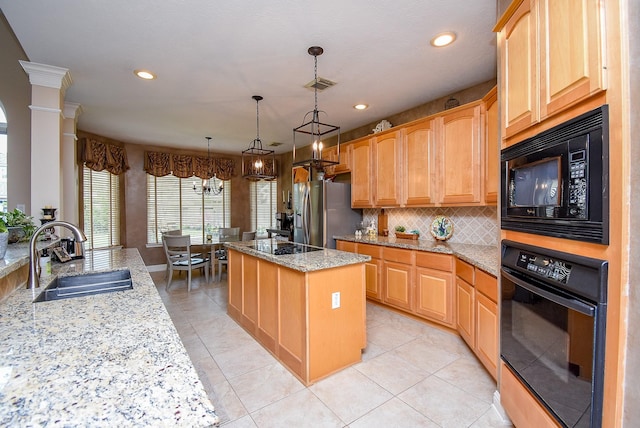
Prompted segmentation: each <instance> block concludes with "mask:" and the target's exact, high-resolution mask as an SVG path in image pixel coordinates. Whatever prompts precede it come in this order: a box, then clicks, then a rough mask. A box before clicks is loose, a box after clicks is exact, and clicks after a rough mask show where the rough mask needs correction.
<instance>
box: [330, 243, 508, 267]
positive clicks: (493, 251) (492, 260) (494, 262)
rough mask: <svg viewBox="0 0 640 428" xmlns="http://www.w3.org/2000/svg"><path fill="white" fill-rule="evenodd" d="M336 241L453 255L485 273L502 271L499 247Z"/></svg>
mask: <svg viewBox="0 0 640 428" xmlns="http://www.w3.org/2000/svg"><path fill="white" fill-rule="evenodd" d="M334 238H335V239H338V240H341V241H349V242H363V243H365V244H373V245H381V246H385V247H396V248H406V249H408V250H417V251H429V252H432V253H444V254H453V255H455V256H457V257H459V258H460V259H461V260H464V261H465V262H467V263H470V264H472V265H474V266H476V267H478V268H480V269H482V270H483V271H485V272H487V273H489V274H491V275H493V276H495V277H497V276H498V274H499V271H500V247H499V245H496V246H495V247H494V246H490V245H472V244H453V243H447V242H440V241H435V240H426V239H417V240H412V239H397V238H396V237H395V236H375V237H372V238H370V237H363V238H356V237H355V235H344V236H334Z"/></svg>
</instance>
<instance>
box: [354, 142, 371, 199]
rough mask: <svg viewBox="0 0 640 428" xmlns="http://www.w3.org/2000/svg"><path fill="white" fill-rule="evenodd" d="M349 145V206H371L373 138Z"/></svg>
mask: <svg viewBox="0 0 640 428" xmlns="http://www.w3.org/2000/svg"><path fill="white" fill-rule="evenodd" d="M351 147H352V148H351V206H352V207H353V208H372V207H373V206H374V204H373V202H374V201H373V186H372V181H373V167H372V166H373V140H372V139H370V138H365V139H363V140H358V141H356V142H354V143H353V144H352V145H351Z"/></svg>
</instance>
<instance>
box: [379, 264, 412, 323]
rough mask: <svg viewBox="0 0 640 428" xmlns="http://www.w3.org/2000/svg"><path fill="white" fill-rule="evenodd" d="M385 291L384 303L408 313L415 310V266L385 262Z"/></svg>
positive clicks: (383, 273)
mask: <svg viewBox="0 0 640 428" xmlns="http://www.w3.org/2000/svg"><path fill="white" fill-rule="evenodd" d="M382 275H383V277H384V284H385V287H384V291H383V293H384V294H383V298H382V301H383V302H384V303H386V304H388V305H391V306H395V307H397V308H400V309H405V310H407V311H412V310H413V292H412V291H413V266H411V265H406V264H402V263H396V262H388V261H386V260H385V261H384V262H383V267H382Z"/></svg>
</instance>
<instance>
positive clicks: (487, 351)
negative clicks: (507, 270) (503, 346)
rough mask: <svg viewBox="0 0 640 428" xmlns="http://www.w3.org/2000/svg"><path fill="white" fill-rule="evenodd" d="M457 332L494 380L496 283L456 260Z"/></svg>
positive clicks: (496, 318)
mask: <svg viewBox="0 0 640 428" xmlns="http://www.w3.org/2000/svg"><path fill="white" fill-rule="evenodd" d="M456 276H457V278H456V290H457V298H458V301H457V308H458V322H457V327H458V332H459V333H460V336H461V337H462V338H463V339H464V341H465V342H467V344H468V345H469V347H470V348H471V349H472V350H473V352H474V353H475V354H476V356H477V357H478V359H479V360H480V362H481V363H482V364H483V365H484V366H485V368H486V369H487V371H488V372H489V373H490V374H491V376H493V377H494V378H495V379H497V377H498V353H499V351H498V328H499V325H498V303H497V301H498V282H497V279H496V278H495V277H494V276H492V275H489V274H488V273H486V272H484V271H482V270H480V269H477V268H474V267H473V266H471V265H470V264H468V263H466V262H464V261H462V260H460V259H457V260H456Z"/></svg>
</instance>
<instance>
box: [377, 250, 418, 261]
mask: <svg viewBox="0 0 640 428" xmlns="http://www.w3.org/2000/svg"><path fill="white" fill-rule="evenodd" d="M382 254H383V257H384V260H385V261H388V262H397V263H404V264H407V265H411V264H413V260H414V258H413V251H411V250H402V249H399V248H389V247H385V248H384V250H383V253H382Z"/></svg>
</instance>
